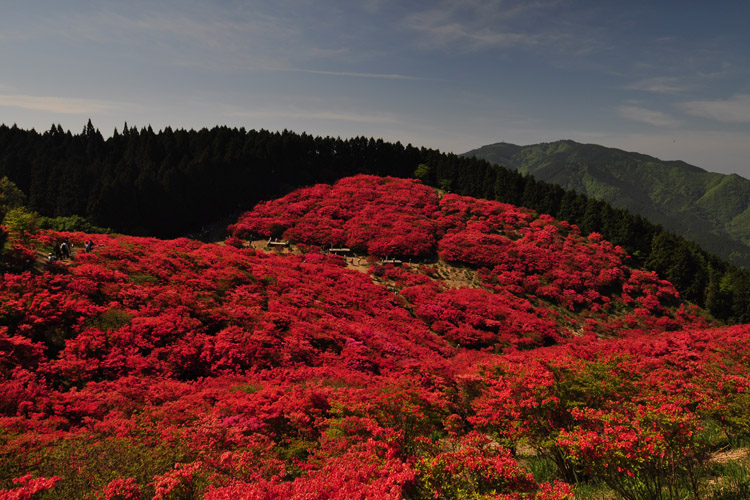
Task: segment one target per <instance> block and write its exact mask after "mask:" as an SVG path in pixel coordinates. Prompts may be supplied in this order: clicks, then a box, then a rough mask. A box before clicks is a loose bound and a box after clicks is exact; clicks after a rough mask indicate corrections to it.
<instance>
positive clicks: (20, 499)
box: [0, 474, 60, 500]
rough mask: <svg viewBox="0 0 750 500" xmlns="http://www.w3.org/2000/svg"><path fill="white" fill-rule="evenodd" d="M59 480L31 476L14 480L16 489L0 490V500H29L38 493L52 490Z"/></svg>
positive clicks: (57, 478) (56, 478)
mask: <svg viewBox="0 0 750 500" xmlns="http://www.w3.org/2000/svg"><path fill="white" fill-rule="evenodd" d="M59 480H60V478H59V477H50V478H44V477H37V478H33V477H32V476H31V474H26V475H24V476H21V477H18V478H14V479H13V484H14V485H16V486H17V487H16V488H12V489H9V490H0V500H29V499H30V498H32V497H33V496H34V495H36V494H37V493H39V492H40V491H46V490H49V489H52V488H53V487H54V486H55V483H56V482H58V481H59Z"/></svg>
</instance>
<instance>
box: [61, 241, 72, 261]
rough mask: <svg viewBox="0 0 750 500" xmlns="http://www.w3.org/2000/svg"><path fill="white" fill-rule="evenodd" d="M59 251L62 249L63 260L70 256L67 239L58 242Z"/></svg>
mask: <svg viewBox="0 0 750 500" xmlns="http://www.w3.org/2000/svg"><path fill="white" fill-rule="evenodd" d="M60 251H62V258H63V260H66V259H69V258H70V246H69V245H68V240H65V241H63V242H62V243H60Z"/></svg>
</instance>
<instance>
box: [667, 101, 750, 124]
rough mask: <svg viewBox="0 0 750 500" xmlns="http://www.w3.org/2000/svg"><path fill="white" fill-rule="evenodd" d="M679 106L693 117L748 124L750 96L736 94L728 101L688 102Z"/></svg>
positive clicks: (749, 120)
mask: <svg viewBox="0 0 750 500" xmlns="http://www.w3.org/2000/svg"><path fill="white" fill-rule="evenodd" d="M681 106H682V108H683V109H684V110H685V112H686V113H689V114H691V115H693V116H699V117H702V118H711V119H713V120H716V121H719V122H724V123H750V94H737V95H735V96H733V97H731V98H729V99H717V100H711V101H708V100H707V101H690V102H685V103H682V105H681Z"/></svg>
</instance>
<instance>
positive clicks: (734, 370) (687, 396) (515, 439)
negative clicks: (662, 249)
mask: <svg viewBox="0 0 750 500" xmlns="http://www.w3.org/2000/svg"><path fill="white" fill-rule="evenodd" d="M229 229H230V234H231V238H230V240H228V243H230V244H226V245H225V244H207V243H201V242H198V241H194V240H189V239H177V240H170V241H164V240H157V239H153V238H136V237H130V236H119V235H88V234H82V233H56V232H52V231H42V232H40V233H38V234H35V235H32V237H31V238H30V239H29V238H27V239H26V240H25V241H24V242H22V243H14V245H16V247H17V248H16V247H13V248H12V249H10V250H8V251H7V252H16V253H15V254H12V255H9V262H13V266H15V267H14V268H13V269H12V270H10V271H9V272H7V273H5V274H4V275H3V276H2V281H0V464H2V466H0V499H6V498H7V499H11V498H14V499H15V498H19V499H21V498H95V499H143V498H148V499H151V498H153V499H188V498H207V499H213V500H220V499H278V498H289V499H321V500H322V499H339V498H340V499H369V498H372V499H376V498H377V499H401V498H403V499H432V498H456V499H469V498H471V499H501V500H521V499H536V500H563V499H570V498H573V495H574V493H573V490H574V484H575V483H578V482H580V481H589V480H590V481H599V482H603V483H606V484H607V485H609V486H610V487H611V488H612V489H613V490H615V491H616V492H618V493H620V494H622V495H623V496H624V497H625V498H641V497H639V496H638V495H639V494H640V493H639V492H642V491H646V490H647V489H649V488H650V489H651V490H653V491H655V490H657V489H660V488H669V487H671V486H673V485H672V483H671V482H674V481H675V478H677V477H678V476H679V477H682V476H684V477H693V476H695V471H697V470H698V469H699V468H700V467H701V466H702V464H703V463H705V460H706V456H707V453H709V452H710V451H712V449H711V447H712V446H713V447H718V446H725V445H726V444H727V443H729V444H730V445H731V444H732V443H736V442H738V440H741V439H744V438H747V437H750V417H747V416H746V414H745V412H744V408H746V405H747V404H748V403H749V402H750V395H749V394H750V327H748V326H734V327H719V326H716V325H715V324H714V323H712V321H711V320H710V318H708V317H707V316H705V315H704V314H702V313H701V312H700V311H699V310H697V309H696V308H695V307H692V306H689V305H687V304H685V303H683V302H682V301H681V300H680V298H679V296H678V294H677V292H676V290H675V289H674V287H673V286H672V285H671V284H669V283H668V282H665V281H662V280H660V279H659V277H658V276H656V275H654V274H652V273H646V272H643V271H638V270H634V269H631V268H629V267H628V265H627V264H628V257H627V255H626V254H625V252H624V251H623V250H622V249H620V248H619V247H615V246H613V245H611V244H610V243H608V242H606V241H604V240H602V238H601V237H600V236H599V235H597V234H591V235H588V236H584V235H582V234H581V233H580V231H579V230H578V228H576V227H575V226H571V225H569V224H567V223H565V222H562V221H556V220H554V219H552V218H550V217H548V216H544V215H539V214H536V213H534V212H532V211H529V210H526V209H522V208H518V207H514V206H511V205H507V204H502V203H497V202H492V201H486V200H477V199H472V198H466V197H461V196H456V195H453V194H446V195H444V196H442V198H441V197H439V196H438V194H436V192H435V191H433V190H432V189H430V188H428V187H425V186H423V185H421V184H420V183H419V182H418V181H414V180H404V179H394V178H378V177H371V176H358V177H354V178H349V179H343V180H341V181H339V182H337V183H336V184H334V185H333V186H327V185H320V186H313V187H310V188H305V189H301V190H298V191H295V192H294V193H291V194H290V195H288V196H286V197H284V198H281V199H279V200H275V201H271V202H267V203H262V204H260V205H259V206H257V207H256V208H255V209H254V210H253V211H251V212H249V213H247V214H244V215H243V216H242V217H241V218H240V219H239V221H238V222H237V223H236V224H234V225H232V226H230V228H229ZM261 238H262V239H268V238H279V239H284V240H287V241H290V242H291V243H292V245H291V246H283V247H279V248H267V249H257V248H253V247H251V246H249V245H247V244H243V240H249V239H261ZM63 239H68V240H69V241H70V242H71V243H72V245H73V247H74V249H75V251H74V256H73V258H72V259H71V260H68V261H63V262H45V261H42V260H37V261H36V262H34V263H33V264H32V265H29V263H28V259H29V258H30V256H31V257H32V258H33V256H34V255H35V253H36V252H43V253H44V254H45V255H46V253H48V252H49V249H50V248H52V246H53V245H54V244H55V243H56V242H58V241H61V240H63ZM88 239H91V240H92V241H93V251H91V252H84V251H83V249H82V247H83V242H84V241H86V240H88ZM330 247H337V248H341V247H346V248H348V249H349V250H350V253H349V254H348V255H347V256H344V257H342V256H339V255H334V254H332V253H328V252H326V250H327V249H328V248H330ZM19 252H21V253H22V254H23V258H21V259H20V260H19V258H18V255H20V253H19ZM14 255H15V260H13V256H14ZM386 257H389V259H387V260H386V259H385V258H386ZM379 259H380V261H379ZM394 259H399V260H400V261H408V260H410V261H411V262H395V263H394V262H388V261H389V260H394ZM363 270H365V271H366V272H363ZM706 429H713V430H714V431H715V430H716V429H719V430H720V431H719V432H714V434H719V437H715V436H714V438H713V441H712V440H710V439H707V438H706V432H707V431H706ZM522 446H526V447H529V448H531V449H533V450H534V451H535V453H536V454H537V456H540V457H545V458H547V459H549V460H550V461H551V462H552V463H553V464H554V467H555V468H556V471H557V472H556V477H557V478H558V480H556V481H540V480H537V479H535V478H534V476H532V474H531V473H530V472H529V470H527V469H526V468H525V467H524V464H522V463H521V462H520V461H519V460H518V459H517V452H518V449H519V448H520V447H522ZM643 498H646V497H643Z"/></svg>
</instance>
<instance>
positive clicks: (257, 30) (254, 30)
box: [0, 0, 750, 178]
mask: <svg viewBox="0 0 750 500" xmlns="http://www.w3.org/2000/svg"><path fill="white" fill-rule="evenodd" d="M2 3H5V4H6V5H4V7H3V13H2V16H0V123H4V124H6V125H8V126H10V125H12V124H17V125H18V126H19V127H21V128H24V129H31V128H34V129H36V130H37V131H40V132H42V131H46V130H49V128H50V127H51V126H52V125H53V124H59V125H61V126H62V127H63V128H64V129H67V130H71V131H73V132H74V133H78V132H80V131H81V130H83V128H84V126H85V125H86V123H87V121H88V120H89V119H91V120H92V123H93V124H94V126H95V127H96V128H98V129H99V130H100V131H101V132H102V134H103V135H104V136H105V137H107V136H110V135H111V134H112V133H113V131H114V129H115V128H117V129H118V130H122V127H123V124H124V123H126V122H127V124H128V125H129V126H130V127H132V126H135V127H138V128H142V127H146V126H149V125H150V126H152V128H153V129H154V130H157V131H158V130H161V129H163V128H164V127H167V126H170V127H172V128H173V129H177V128H184V129H199V128H203V127H208V128H210V127H213V126H216V125H227V126H230V127H245V128H246V129H267V130H284V129H288V130H291V131H294V132H297V133H302V132H306V133H308V134H311V135H315V136H335V137H336V136H337V137H342V138H348V137H355V136H366V137H374V138H382V139H384V140H387V141H394V142H395V141H400V142H401V143H402V144H407V143H410V144H412V145H414V146H417V147H422V146H424V147H428V148H436V149H440V150H441V151H444V152H454V153H463V152H466V151H468V150H471V149H474V148H478V147H480V146H483V145H486V144H491V143H495V142H510V143H514V144H520V145H526V144H535V143H540V142H551V141H556V140H561V139H572V140H575V141H579V142H584V143H595V144H601V145H604V146H608V147H615V148H620V149H624V150H627V151H637V152H641V153H645V154H650V155H653V156H656V157H658V158H661V159H664V160H683V161H686V162H688V163H691V164H693V165H696V166H699V167H702V168H704V169H706V170H709V171H713V172H721V173H727V174H728V173H737V174H739V175H742V176H743V177H747V178H750V29H748V19H750V2H747V1H745V0H738V1H730V0H714V1H711V2H708V1H707V0H706V1H699V0H696V1H684V0H680V1H672V0H661V1H652V0H648V1H641V0H629V1H622V0H612V1H611V0H591V1H589V0H525V1H524V0H445V1H443V0H436V1H421V0H407V1H405V0H360V1H356V0H354V1H352V0H309V1H308V0H258V1H254V0H248V1H234V2H232V1H210V0H203V1H199V0H179V1H177V0H148V1H143V0H129V1H127V2H123V1H118V2H110V1H108V0H98V1H94V0H67V1H59V0H54V1H36V0H25V1H23V2H11V1H9V0H2Z"/></svg>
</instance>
